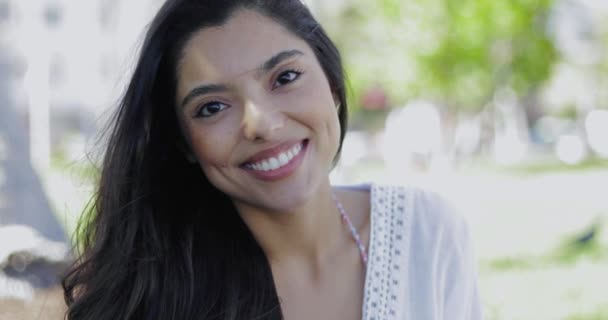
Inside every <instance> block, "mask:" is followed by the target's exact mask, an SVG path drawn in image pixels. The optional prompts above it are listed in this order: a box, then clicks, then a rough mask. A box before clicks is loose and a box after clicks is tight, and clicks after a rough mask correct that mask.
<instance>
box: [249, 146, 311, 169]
mask: <svg viewBox="0 0 608 320" xmlns="http://www.w3.org/2000/svg"><path fill="white" fill-rule="evenodd" d="M302 145H303V142H300V143H298V144H296V145H295V146H293V147H291V148H290V149H289V150H286V151H283V152H281V153H279V154H278V155H276V156H274V157H270V158H268V159H264V160H261V161H257V162H255V163H247V164H245V168H247V169H252V170H256V171H270V170H276V169H278V168H281V167H283V166H285V165H286V164H288V163H289V161H291V160H292V159H293V158H295V157H296V156H297V155H298V154H300V152H301V151H302Z"/></svg>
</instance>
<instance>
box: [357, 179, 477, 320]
mask: <svg viewBox="0 0 608 320" xmlns="http://www.w3.org/2000/svg"><path fill="white" fill-rule="evenodd" d="M370 189H371V190H370V193H371V195H370V199H371V226H370V240H369V248H368V255H369V257H368V265H367V273H366V279H365V291H364V301H363V310H362V311H363V320H381V319H382V320H385V319H386V320H389V319H390V320H392V319H398V320H405V319H407V320H434V319H450V320H460V319H466V320H469V319H474V320H476V319H481V305H480V301H479V295H478V289H477V274H476V263H475V259H474V256H473V253H472V248H471V241H470V238H469V233H468V229H467V225H466V222H465V220H464V219H463V218H462V217H461V216H460V215H458V214H456V213H454V211H453V210H452V209H450V208H449V206H447V205H446V203H445V202H444V201H443V200H442V199H441V198H440V197H438V196H437V195H435V194H434V193H430V192H426V191H421V190H417V189H413V188H405V187H393V186H378V185H372V186H371V187H370Z"/></svg>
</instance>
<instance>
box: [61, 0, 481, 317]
mask: <svg viewBox="0 0 608 320" xmlns="http://www.w3.org/2000/svg"><path fill="white" fill-rule="evenodd" d="M113 121H114V123H115V126H114V127H113V129H112V131H111V135H110V140H109V144H108V148H107V152H106V154H105V158H104V163H103V169H102V172H101V179H100V184H99V189H98V191H97V195H96V198H95V202H94V208H93V210H92V211H91V212H92V216H91V217H90V219H88V220H86V221H87V223H85V224H84V225H83V228H82V230H81V232H80V236H79V239H80V240H81V241H82V243H81V247H82V248H83V251H82V255H81V257H80V259H79V260H78V262H77V263H76V264H75V266H74V267H73V268H72V269H71V270H70V272H69V274H68V275H67V276H66V278H65V279H64V289H65V297H66V301H67V304H68V306H69V310H68V312H67V317H68V319H112V320H114V319H289V320H291V319H361V318H363V319H444V318H445V319H474V318H479V315H478V307H479V305H478V300H477V295H476V286H475V279H474V268H473V265H472V259H471V257H470V250H469V248H468V238H467V234H466V228H465V226H464V224H463V222H462V220H460V219H459V218H458V216H455V215H453V214H451V213H450V211H449V210H446V209H445V207H444V206H442V205H441V202H440V201H438V200H437V199H436V198H434V197H433V196H431V195H428V194H425V193H422V192H417V191H413V190H409V191H408V190H406V189H402V188H392V187H381V186H371V187H359V188H333V187H332V186H331V185H330V183H329V171H330V170H331V168H332V166H333V164H334V160H335V159H336V157H337V155H338V153H339V150H340V147H341V143H342V140H343V138H344V133H345V131H346V99H345V90H344V76H343V73H342V66H341V61H340V56H339V53H338V51H337V49H336V48H335V46H334V45H333V43H332V42H331V41H330V40H329V38H328V37H327V36H326V34H325V32H324V31H323V29H322V28H321V27H320V26H319V25H318V24H317V22H316V21H315V20H314V18H313V17H312V16H311V15H310V12H309V11H308V10H307V9H306V8H305V7H304V6H303V5H302V4H301V3H300V2H299V1H298V0H249V1H247V0H233V1H226V0H222V1H204V0H175V1H173V0H169V1H167V2H166V3H165V4H164V6H163V7H162V8H161V9H160V11H159V13H158V14H157V15H156V17H155V19H154V21H153V22H152V24H151V26H150V29H149V30H148V33H147V37H146V40H145V42H144V45H143V47H142V50H141V56H140V58H139V61H138V63H137V66H136V69H135V72H134V75H133V77H132V79H131V82H130V84H129V87H128V89H127V91H126V93H125V96H124V97H123V99H122V102H121V104H120V106H119V110H118V112H117V114H116V117H115V119H113ZM368 248H369V250H368ZM368 251H369V252H368Z"/></svg>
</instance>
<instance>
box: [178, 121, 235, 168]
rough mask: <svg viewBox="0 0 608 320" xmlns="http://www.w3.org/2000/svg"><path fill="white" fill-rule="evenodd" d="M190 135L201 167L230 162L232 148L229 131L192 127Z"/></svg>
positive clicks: (193, 150)
mask: <svg viewBox="0 0 608 320" xmlns="http://www.w3.org/2000/svg"><path fill="white" fill-rule="evenodd" d="M189 136H190V141H191V144H192V152H193V153H194V156H195V157H196V158H197V161H198V163H199V164H200V165H201V167H209V166H222V165H224V164H226V163H228V162H229V160H230V154H231V150H232V148H231V147H230V146H231V145H232V144H231V143H230V141H231V139H230V137H231V135H230V134H229V133H227V132H225V133H221V132H214V131H213V130H195V129H194V130H193V128H190V129H189ZM220 137H221V138H220Z"/></svg>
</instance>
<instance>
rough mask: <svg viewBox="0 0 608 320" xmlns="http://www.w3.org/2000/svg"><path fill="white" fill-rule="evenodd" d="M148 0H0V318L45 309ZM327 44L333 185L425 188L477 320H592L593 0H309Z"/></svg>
mask: <svg viewBox="0 0 608 320" xmlns="http://www.w3.org/2000/svg"><path fill="white" fill-rule="evenodd" d="M161 2H162V1H159V0H128V1H127V0H88V1H79V0H0V319H60V318H61V317H62V313H63V311H64V306H63V301H62V296H61V291H60V289H59V287H58V285H57V280H56V279H57V275H58V274H59V273H60V272H61V270H63V268H65V265H66V263H68V261H69V255H68V248H69V246H70V245H71V244H70V242H69V239H70V237H71V234H72V232H73V231H74V228H75V225H76V222H77V219H78V216H79V214H80V213H81V212H82V210H83V208H84V206H85V205H86V202H87V201H88V200H89V199H90V197H91V194H92V190H93V185H94V182H95V176H96V174H95V165H96V164H98V162H97V161H98V159H99V155H100V152H102V150H103V144H102V142H103V140H100V132H101V130H102V129H103V126H104V125H105V122H104V120H105V119H107V117H108V115H109V114H110V113H111V111H112V110H113V108H114V107H115V106H116V102H117V101H118V99H119V98H120V95H121V93H122V90H123V88H124V85H125V83H126V81H127V79H128V78H129V75H130V72H131V68H132V66H133V62H134V60H135V59H136V56H137V50H138V47H139V45H140V44H141V40H142V35H143V32H144V29H145V25H146V23H147V22H148V21H149V20H150V19H151V16H152V15H153V14H154V12H155V11H156V10H157V9H158V7H159V6H160V4H161ZM306 2H307V4H308V5H309V6H310V8H311V9H312V10H313V12H314V13H315V14H316V16H317V17H318V19H319V20H320V21H321V22H322V24H323V25H324V27H325V28H326V29H327V31H328V33H329V34H330V35H331V36H332V38H333V39H334V40H335V42H336V43H337V44H338V46H339V47H340V49H341V52H342V55H343V58H344V63H345V67H346V70H347V74H348V79H349V87H350V89H351V91H350V96H349V107H350V113H351V115H350V123H349V129H350V130H349V131H350V132H349V134H348V135H347V138H346V141H345V145H344V150H343V154H342V158H341V161H340V164H339V165H338V166H337V167H336V169H335V170H334V171H333V172H332V179H333V181H334V183H336V184H352V183H363V182H372V181H373V182H378V183H391V184H401V185H414V186H421V187H424V188H427V189H431V190H435V191H437V192H439V193H441V194H442V195H444V196H445V197H446V198H448V199H449V200H450V201H452V203H453V204H454V205H455V206H456V207H457V208H458V209H459V210H460V212H461V213H462V214H463V215H464V216H465V217H466V218H467V220H468V221H469V224H470V226H471V230H472V236H473V240H474V244H475V251H476V255H477V258H478V272H479V281H480V289H481V296H482V303H483V309H484V314H485V319H508V320H511V319H570V320H574V319H578V320H582V319H608V291H607V289H606V288H608V233H607V232H606V227H607V226H606V223H608V221H607V220H606V218H607V217H608V194H607V190H608V1H607V0H374V1H370V0H340V1H338V0H331V1H328V0H308V1H306Z"/></svg>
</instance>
